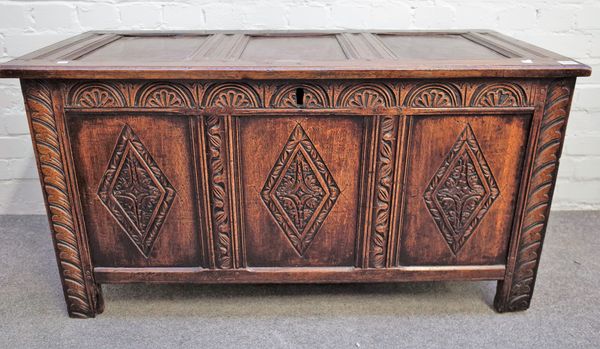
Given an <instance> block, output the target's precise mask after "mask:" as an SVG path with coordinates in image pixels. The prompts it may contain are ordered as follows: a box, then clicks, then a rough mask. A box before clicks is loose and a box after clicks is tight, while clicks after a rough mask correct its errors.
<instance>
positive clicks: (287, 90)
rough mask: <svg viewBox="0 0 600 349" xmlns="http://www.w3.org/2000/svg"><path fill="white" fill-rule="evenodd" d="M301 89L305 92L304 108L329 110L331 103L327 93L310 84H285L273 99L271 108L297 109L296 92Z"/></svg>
mask: <svg viewBox="0 0 600 349" xmlns="http://www.w3.org/2000/svg"><path fill="white" fill-rule="evenodd" d="M299 88H301V89H303V90H304V101H303V104H302V107H303V108H309V109H312V108H314V109H318V108H329V106H330V103H329V96H328V94H327V91H326V90H325V89H323V88H322V87H320V86H317V85H314V84H309V83H301V84H285V85H283V86H281V87H280V88H278V89H277V90H276V91H275V94H274V95H273V97H272V98H271V107H273V108H297V107H298V103H297V100H296V90H297V89H299Z"/></svg>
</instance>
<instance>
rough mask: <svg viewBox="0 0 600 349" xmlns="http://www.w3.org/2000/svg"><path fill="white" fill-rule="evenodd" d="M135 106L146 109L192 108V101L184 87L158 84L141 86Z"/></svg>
mask: <svg viewBox="0 0 600 349" xmlns="http://www.w3.org/2000/svg"><path fill="white" fill-rule="evenodd" d="M135 104H136V105H137V106H140V107H148V108H173V107H193V106H194V100H193V98H192V96H191V94H190V92H189V91H188V90H187V88H186V87H185V86H183V85H179V84H173V83H162V82H158V83H152V84H148V85H145V86H143V87H142V88H141V89H140V91H139V92H138V94H137V95H136V98H135Z"/></svg>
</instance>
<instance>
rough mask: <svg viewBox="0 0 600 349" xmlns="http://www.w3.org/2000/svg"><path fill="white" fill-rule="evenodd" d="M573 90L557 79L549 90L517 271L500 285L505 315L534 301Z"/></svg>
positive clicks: (499, 301)
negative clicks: (534, 290)
mask: <svg viewBox="0 0 600 349" xmlns="http://www.w3.org/2000/svg"><path fill="white" fill-rule="evenodd" d="M571 91H572V81H571V80H557V81H554V82H552V83H551V84H550V86H549V87H548V92H547V97H546V102H545V106H544V115H543V118H542V122H541V125H540V131H539V136H538V141H537V145H536V151H535V157H534V160H533V166H532V170H531V179H530V182H529V189H528V195H527V200H526V203H525V210H524V213H523V218H522V223H521V225H520V234H519V242H518V246H517V248H516V249H517V251H516V256H515V258H516V260H515V264H514V271H512V272H511V271H510V270H508V271H507V278H508V279H507V280H506V281H502V282H499V283H498V292H497V294H496V299H495V305H496V309H497V310H498V311H501V312H503V311H517V310H525V309H527V308H529V304H530V302H531V296H532V293H533V287H534V285H535V278H536V274H537V269H538V265H539V260H540V252H541V251H542V243H543V241H544V235H545V234H546V227H547V222H548V216H549V213H550V205H551V202H552V194H553V190H554V184H555V182H556V175H557V173H558V164H559V157H560V153H561V150H562V145H563V137H564V132H565V128H566V125H567V119H568V115H569V106H570V102H571Z"/></svg>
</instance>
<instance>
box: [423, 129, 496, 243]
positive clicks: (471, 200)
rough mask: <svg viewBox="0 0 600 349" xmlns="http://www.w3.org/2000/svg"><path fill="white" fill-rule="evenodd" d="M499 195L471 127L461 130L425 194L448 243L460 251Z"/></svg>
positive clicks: (428, 205)
mask: <svg viewBox="0 0 600 349" xmlns="http://www.w3.org/2000/svg"><path fill="white" fill-rule="evenodd" d="M498 195H500V191H499V190H498V186H497V185H496V181H495V179H494V177H493V175H492V172H491V171H490V168H489V166H488V164H487V161H486V160H485V158H484V157H483V154H482V152H481V148H480V146H479V144H478V142H477V139H476V138H475V135H474V134H473V130H472V129H471V126H469V125H467V127H466V128H465V129H464V130H463V131H462V133H461V135H460V136H459V137H458V140H457V141H456V143H454V146H453V147H452V150H451V151H450V153H448V155H447V156H446V159H445V160H444V163H443V164H442V166H441V167H440V168H439V170H438V171H437V173H436V174H435V176H434V177H433V179H432V180H431V182H430V183H429V186H428V187H427V190H426V191H425V194H424V199H425V204H426V205H427V208H428V210H429V212H430V213H431V215H432V216H433V219H434V221H435V223H436V224H437V226H438V228H439V229H440V231H441V233H442V235H443V236H444V238H445V240H446V242H447V243H448V246H450V249H451V250H452V252H453V253H454V254H457V253H458V252H459V251H460V249H461V248H462V247H463V246H464V244H465V243H466V242H467V240H468V239H469V238H470V237H471V236H472V235H473V232H474V231H475V229H476V228H477V226H478V225H479V223H480V222H481V219H482V218H483V216H484V215H485V214H486V213H487V212H488V210H489V208H490V206H491V205H492V203H493V202H494V201H495V200H496V198H497V197H498Z"/></svg>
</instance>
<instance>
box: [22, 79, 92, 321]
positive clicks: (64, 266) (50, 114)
mask: <svg viewBox="0 0 600 349" xmlns="http://www.w3.org/2000/svg"><path fill="white" fill-rule="evenodd" d="M22 83H23V89H24V92H25V106H26V108H27V113H28V115H29V118H30V121H31V134H32V138H33V144H34V147H35V150H36V153H37V158H38V165H39V170H40V179H41V182H42V187H43V193H44V196H45V197H46V201H47V210H48V216H49V218H50V228H51V230H52V237H53V241H54V248H55V251H56V256H57V260H58V268H59V271H60V275H61V279H62V284H63V290H64V294H65V300H66V302H67V308H68V311H69V315H70V316H71V317H80V318H86V317H94V316H95V314H96V313H98V312H101V311H102V294H101V291H100V288H99V286H96V285H95V284H94V282H93V276H92V273H91V270H90V269H87V270H86V266H85V264H86V263H85V262H84V259H87V260H88V262H89V256H87V257H86V256H85V252H84V249H83V248H82V246H83V245H82V244H83V243H82V241H81V238H80V234H81V232H80V231H79V228H78V226H77V224H76V222H75V216H74V213H73V210H74V207H73V202H72V199H71V195H72V193H70V190H69V183H68V181H69V179H68V176H67V169H66V168H65V165H64V163H63V158H64V148H63V147H62V145H61V140H60V136H59V125H58V123H57V121H56V116H55V114H54V103H53V100H52V96H51V90H50V86H49V85H48V84H46V83H41V82H37V81H27V82H22ZM88 268H89V266H88Z"/></svg>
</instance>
